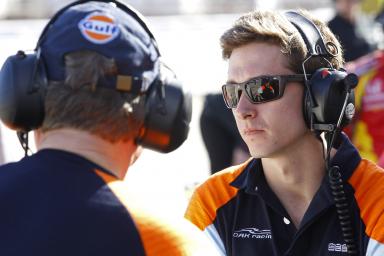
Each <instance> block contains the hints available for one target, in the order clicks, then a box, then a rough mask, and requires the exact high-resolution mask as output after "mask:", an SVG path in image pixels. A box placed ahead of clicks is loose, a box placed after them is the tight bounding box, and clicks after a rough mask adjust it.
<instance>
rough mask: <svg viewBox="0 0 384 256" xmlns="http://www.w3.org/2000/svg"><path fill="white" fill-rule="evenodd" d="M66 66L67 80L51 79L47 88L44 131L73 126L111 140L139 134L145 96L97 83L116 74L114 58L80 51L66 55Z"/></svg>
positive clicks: (130, 137) (125, 138)
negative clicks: (107, 76)
mask: <svg viewBox="0 0 384 256" xmlns="http://www.w3.org/2000/svg"><path fill="white" fill-rule="evenodd" d="M65 68H66V78H65V81H63V82H55V81H50V82H49V85H48V87H47V89H46V97H45V117H44V121H43V124H42V127H41V129H42V131H43V132H46V131H49V130H54V129H59V128H74V129H79V130H83V131H88V132H90V133H91V134H95V135H98V136H100V137H101V138H103V139H105V140H108V141H110V142H116V141H119V140H128V139H132V138H134V137H135V136H136V135H137V134H138V133H139V128H140V127H141V125H142V123H143V119H144V111H145V108H144V102H145V96H144V95H139V96H138V95H132V94H129V93H123V92H119V91H117V90H114V89H109V88H103V87H100V86H97V84H98V81H99V79H100V78H102V77H103V76H105V75H115V74H116V64H115V61H114V60H113V59H109V58H106V57H104V56H102V55H100V54H98V53H96V52H92V51H78V52H73V53H69V54H67V55H66V56H65Z"/></svg>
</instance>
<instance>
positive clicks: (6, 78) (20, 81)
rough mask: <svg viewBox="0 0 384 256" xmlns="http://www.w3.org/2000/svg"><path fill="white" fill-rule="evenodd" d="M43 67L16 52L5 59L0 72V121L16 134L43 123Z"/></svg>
mask: <svg viewBox="0 0 384 256" xmlns="http://www.w3.org/2000/svg"><path fill="white" fill-rule="evenodd" d="M45 81H46V78H45V74H44V66H43V64H42V63H40V61H39V59H38V58H37V56H36V54H25V53H24V52H21V51H20V52H18V53H17V54H16V55H13V56H10V57H8V58H7V60H6V61H5V63H4V64H3V67H2V69H1V72H0V119H1V120H2V121H3V122H4V124H5V125H6V126H8V127H9V128H11V129H13V130H17V131H30V130H33V129H36V128H38V127H40V126H41V124H42V122H43V119H44V97H43V94H42V90H41V88H40V86H41V84H42V83H45Z"/></svg>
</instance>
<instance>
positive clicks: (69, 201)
mask: <svg viewBox="0 0 384 256" xmlns="http://www.w3.org/2000/svg"><path fill="white" fill-rule="evenodd" d="M125 186H126V184H124V182H122V181H121V180H118V179H117V178H116V177H115V176H114V175H113V174H112V173H111V172H109V171H108V170H105V169H103V168H102V167H100V166H98V165H96V164H95V163H93V162H91V161H89V160H87V159H85V158H83V157H81V156H78V155H76V154H72V153H69V152H65V151H60V150H52V149H44V150H41V151H39V152H37V153H36V154H33V155H32V156H30V157H26V158H23V159H22V160H21V161H19V162H16V163H10V164H6V165H3V166H1V167H0V205H1V209H0V255H6V256H20V255H33V256H34V255H36V256H52V255H55V256H60V255H63V256H64V255H65V256H68V255H72V256H74V255H79V256H80V255H81V256H85V255H93V256H105V255H113V256H118V255H121V256H127V255H132V256H144V255H148V256H149V255H152V256H165V255H167V256H168V255H198V254H197V252H198V251H201V250H205V249H204V248H206V247H205V245H206V244H204V243H203V240H201V239H199V236H202V235H201V233H199V232H198V231H196V228H195V227H193V229H190V228H188V226H189V227H190V226H192V225H190V223H188V222H187V221H184V222H182V221H178V222H176V223H171V222H169V221H164V220H163V219H161V218H157V217H154V216H152V215H149V214H148V212H147V211H143V210H142V209H139V208H137V207H132V203H134V200H132V197H129V198H128V197H125V195H127V193H126V192H125ZM175 221H176V220H175ZM184 224H188V225H184ZM194 231H195V233H194ZM196 232H197V234H196ZM187 235H189V236H187ZM196 235H198V236H196ZM209 249H210V248H209V246H208V248H207V250H209ZM195 253H196V254H195ZM209 254H210V255H214V254H213V253H209Z"/></svg>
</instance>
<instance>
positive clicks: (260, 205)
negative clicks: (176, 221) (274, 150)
mask: <svg viewBox="0 0 384 256" xmlns="http://www.w3.org/2000/svg"><path fill="white" fill-rule="evenodd" d="M331 165H337V166H339V167H340V169H341V174H342V180H343V184H344V190H345V193H346V198H347V202H348V204H349V207H348V210H349V214H350V217H351V220H352V223H353V229H354V232H355V233H354V237H355V241H356V243H357V246H358V248H359V250H360V252H361V254H359V255H384V254H380V253H384V245H383V243H384V214H383V212H384V210H382V209H384V203H383V200H382V199H381V196H380V194H379V193H378V192H379V191H384V172H383V170H382V169H380V168H379V167H377V166H376V165H374V164H373V163H370V162H368V161H366V160H362V159H361V158H360V156H359V154H358V152H357V150H356V149H355V148H354V147H353V146H352V144H351V143H350V142H349V140H348V138H346V137H343V141H342V143H341V145H340V147H339V149H338V151H337V153H336V155H335V156H334V157H333V159H332V163H331ZM363 177H364V178H363ZM377 180H382V181H383V182H382V183H381V184H378V183H377ZM373 183H375V185H376V186H375V187H374V188H373V189H371V188H372V187H371V185H372V184H373ZM367 196H369V197H368V198H369V199H367ZM374 199H377V200H374ZM367 209H368V210H367ZM369 209H377V210H376V211H373V212H371V213H369ZM380 209H381V210H380ZM185 216H186V218H187V219H189V220H190V221H191V222H192V223H194V224H195V225H196V226H197V227H199V228H200V229H201V230H202V231H204V232H205V233H206V234H207V235H208V236H209V237H210V238H211V239H212V240H213V241H214V243H215V244H216V246H217V247H218V248H220V250H221V252H222V253H223V255H269V256H278V255H279V256H280V255H285V256H289V255H292V256H301V255H311V256H312V255H347V246H346V243H345V241H344V239H343V234H342V231H341V226H340V221H339V219H338V215H337V212H336V207H335V202H334V198H333V196H332V191H331V188H330V185H329V181H328V177H327V176H325V177H324V178H323V181H322V184H321V186H320V188H319V189H318V191H317V192H316V194H315V196H314V198H313V199H312V201H311V203H310V205H309V207H308V209H307V211H306V212H305V215H304V217H303V219H302V222H301V223H300V226H299V227H298V228H296V227H295V225H294V224H293V222H292V220H291V219H290V216H289V214H288V213H287V211H286V210H285V208H284V207H283V205H282V203H281V202H280V200H279V199H278V198H277V196H276V195H275V194H274V192H273V191H272V190H271V188H270V187H269V185H268V184H267V181H266V179H265V176H264V171H263V167H262V164H261V160H260V159H251V160H249V161H247V162H246V163H244V164H242V165H239V166H234V167H231V168H228V169H226V170H224V171H222V172H219V173H217V174H215V175H213V176H211V177H210V178H209V179H208V180H207V181H206V182H205V183H203V184H202V185H201V186H199V187H198V188H197V189H196V191H195V193H194V195H193V196H192V199H191V201H190V204H189V206H188V209H187V212H186V215H185ZM375 253H376V254H375Z"/></svg>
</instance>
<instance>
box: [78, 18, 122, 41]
mask: <svg viewBox="0 0 384 256" xmlns="http://www.w3.org/2000/svg"><path fill="white" fill-rule="evenodd" d="M79 29H80V31H81V33H82V34H83V36H84V37H85V39H87V40H88V41H91V42H92V43H95V44H105V43H108V42H110V41H112V40H113V39H115V38H116V37H117V36H118V35H119V33H120V29H119V27H118V26H117V24H116V23H115V20H114V19H113V18H112V17H110V16H108V15H106V14H104V13H99V12H97V13H91V14H89V15H88V16H87V17H85V18H84V19H82V20H81V21H80V22H79Z"/></svg>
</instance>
